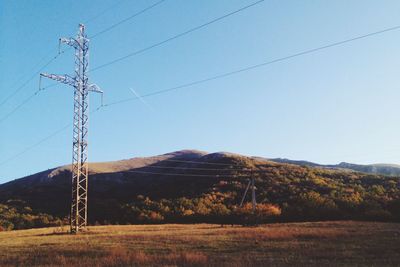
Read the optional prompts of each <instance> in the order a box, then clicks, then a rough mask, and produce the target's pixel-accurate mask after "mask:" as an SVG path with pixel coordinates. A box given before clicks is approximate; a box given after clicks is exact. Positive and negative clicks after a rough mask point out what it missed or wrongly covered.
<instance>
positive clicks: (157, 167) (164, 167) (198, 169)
mask: <svg viewBox="0 0 400 267" xmlns="http://www.w3.org/2000/svg"><path fill="white" fill-rule="evenodd" d="M164 161H169V160H162V161H161V162H164ZM197 163H198V164H200V163H201V162H197ZM208 164H212V163H208ZM230 166H233V164H231V165H230ZM139 168H143V169H145V168H155V169H177V170H193V171H247V170H246V169H245V168H243V169H229V168H228V169H211V168H197V167H172V166H153V165H147V166H143V167H138V169H139Z"/></svg>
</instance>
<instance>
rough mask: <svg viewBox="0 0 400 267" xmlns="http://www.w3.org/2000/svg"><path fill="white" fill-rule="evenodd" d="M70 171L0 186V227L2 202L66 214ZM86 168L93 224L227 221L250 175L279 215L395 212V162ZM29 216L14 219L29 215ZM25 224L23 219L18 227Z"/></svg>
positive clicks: (204, 161) (172, 156)
mask: <svg viewBox="0 0 400 267" xmlns="http://www.w3.org/2000/svg"><path fill="white" fill-rule="evenodd" d="M70 169H71V166H70V165H66V166H62V167H58V168H54V169H51V170H47V171H43V172H40V173H37V174H33V175H30V176H27V177H24V178H21V179H16V180H14V181H10V182H8V183H5V184H2V185H0V204H1V203H2V205H5V206H3V207H2V206H1V205H0V224H1V222H2V220H3V222H4V220H5V219H4V218H2V213H1V210H2V209H3V210H8V212H9V214H15V213H16V211H13V210H12V209H10V207H8V205H11V208H12V207H13V206H12V205H14V206H15V205H17V206H18V207H17V208H15V210H17V212H22V213H24V214H25V213H27V214H28V215H29V213H30V211H31V209H33V211H34V212H36V214H38V213H45V214H50V215H52V216H57V217H60V218H65V217H66V216H68V213H69V208H70V198H71V172H70ZM360 171H361V172H360ZM89 173H90V178H89V221H90V222H91V223H95V222H101V223H124V222H125V223H143V222H187V221H196V222H215V221H216V220H217V219H215V218H219V219H218V220H222V219H221V218H225V219H224V220H228V219H229V217H226V216H228V214H230V213H232V212H233V211H234V210H235V207H236V206H238V204H239V203H240V201H241V198H242V196H243V192H244V190H245V188H246V185H247V183H248V179H249V178H250V177H255V178H256V186H257V192H256V195H257V201H258V202H259V203H270V204H272V205H276V206H277V207H280V208H281V209H282V216H281V217H282V220H324V219H346V218H351V219H364V218H369V219H379V220H388V219H390V220H391V218H394V217H393V216H394V215H392V214H400V212H397V210H395V211H392V210H393V209H394V208H393V207H397V206H396V205H397V204H396V203H397V202H396V203H395V201H397V199H399V196H400V179H399V178H398V177H395V176H384V175H381V174H378V173H383V174H390V175H398V174H400V167H398V166H395V165H384V164H377V165H355V164H348V163H340V164H337V165H320V164H316V163H312V162H307V161H293V160H288V159H265V158H260V157H247V156H243V155H239V154H234V153H229V152H218V153H207V152H203V151H197V150H182V151H176V152H173V153H168V154H164V155H159V156H153V157H137V158H132V159H127V160H121V161H113V162H103V163H100V162H98V163H90V164H89ZM245 200H246V201H248V198H246V199H245ZM392 202H393V203H392ZM15 203H17V204H15ZM18 203H19V204H18ZM399 205H400V203H399ZM399 207H400V206H399ZM267 210H268V209H267ZM221 214H222V215H221ZM28 215H23V216H19V217H18V218H17V219H14V221H12V223H13V224H16V223H18V224H21V221H24V220H27V218H33V217H32V216H31V217H30V216H28ZM7 216H8V215H7ZM37 216H39V217H40V216H41V215H37ZM213 216H214V217H213ZM218 216H219V217H218ZM221 216H222V217H221ZM42 217H43V216H42ZM42 217H40V218H42ZM227 218H228V219H227ZM37 220H39V219H37ZM47 220H48V219H43V220H42V224H39V225H43V224H44V223H45V222H46V221H47ZM228 221H229V220H228ZM26 225H28V226H26ZM29 225H30V224H28V223H25V221H24V224H22V226H18V227H20V228H21V227H29ZM0 227H1V225H0Z"/></svg>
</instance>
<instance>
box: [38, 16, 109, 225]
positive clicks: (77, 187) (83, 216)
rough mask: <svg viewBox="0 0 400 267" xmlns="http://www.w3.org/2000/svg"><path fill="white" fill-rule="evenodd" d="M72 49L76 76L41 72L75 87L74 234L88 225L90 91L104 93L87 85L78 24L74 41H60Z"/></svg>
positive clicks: (85, 50) (82, 35) (81, 27)
mask: <svg viewBox="0 0 400 267" xmlns="http://www.w3.org/2000/svg"><path fill="white" fill-rule="evenodd" d="M61 43H65V44H67V45H69V46H72V47H73V48H74V49H75V75H74V76H73V77H71V76H69V75H55V74H47V73H41V74H40V75H41V76H43V77H47V78H49V79H52V80H56V81H59V82H61V83H64V84H68V85H70V86H72V87H74V118H73V152H72V201H71V214H70V224H71V233H77V232H79V231H80V230H82V229H83V228H84V227H85V226H86V225H87V203H88V175H89V167H88V142H87V137H88V119H89V114H88V107H89V91H92V92H97V93H103V92H102V91H101V90H100V89H99V87H98V86H97V85H95V84H89V83H88V76H87V73H88V66H89V39H88V38H87V36H86V34H85V26H84V25H83V24H80V25H79V32H78V35H77V37H76V38H60V44H61Z"/></svg>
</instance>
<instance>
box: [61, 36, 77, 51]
mask: <svg viewBox="0 0 400 267" xmlns="http://www.w3.org/2000/svg"><path fill="white" fill-rule="evenodd" d="M62 43H64V44H67V45H69V46H72V47H73V48H78V47H79V42H77V41H76V40H75V39H74V38H65V37H62V38H60V43H59V44H60V45H61V44H62ZM60 45H59V46H60Z"/></svg>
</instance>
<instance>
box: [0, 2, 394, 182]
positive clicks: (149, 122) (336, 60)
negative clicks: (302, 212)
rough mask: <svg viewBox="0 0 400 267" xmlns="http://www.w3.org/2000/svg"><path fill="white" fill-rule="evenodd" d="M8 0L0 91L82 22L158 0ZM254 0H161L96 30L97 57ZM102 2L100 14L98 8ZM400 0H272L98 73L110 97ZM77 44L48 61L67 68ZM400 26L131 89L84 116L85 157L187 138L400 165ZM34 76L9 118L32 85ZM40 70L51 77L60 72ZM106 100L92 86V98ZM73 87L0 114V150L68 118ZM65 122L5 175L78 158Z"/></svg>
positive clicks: (298, 43) (161, 149) (299, 41)
mask: <svg viewBox="0 0 400 267" xmlns="http://www.w3.org/2000/svg"><path fill="white" fill-rule="evenodd" d="M156 1H157V0H154V1H150V0H135V1H133V0H131V1H129V0H125V1H122V2H121V3H120V4H119V5H117V6H115V7H114V8H112V9H110V10H108V11H107V12H104V13H103V11H104V10H105V9H106V8H107V7H110V6H112V5H113V3H114V1H111V0H107V1H106V0H104V1H89V0H81V1H64V0H60V1H50V0H42V1H33V0H30V1H28V0H18V1H12V0H2V1H1V2H0V26H1V31H0V70H1V72H0V88H1V90H0V100H1V101H2V100H3V99H5V98H6V97H7V96H8V95H9V94H11V93H12V92H13V91H14V90H15V89H16V88H18V86H20V85H21V84H23V83H24V81H25V80H27V79H28V78H29V76H31V75H32V74H33V73H34V72H35V71H37V69H38V67H40V65H43V64H44V62H45V61H46V60H48V59H49V58H51V57H52V56H55V55H56V53H57V49H58V48H57V46H58V38H59V37H64V36H65V37H69V36H74V35H75V34H76V31H77V27H78V24H79V23H80V22H86V21H88V20H89V21H88V22H87V24H86V27H87V33H88V35H89V36H90V35H93V34H95V33H97V32H99V31H101V30H103V29H105V28H107V27H108V26H110V25H112V24H114V23H116V22H118V21H120V20H122V19H124V18H126V17H129V16H130V15H132V14H134V13H136V12H138V11H139V10H141V9H143V8H145V7H146V6H149V5H150V4H151V3H155V2H156ZM254 1H255V0H217V1H216V0H190V1H188V0H167V1H165V2H164V3H162V4H160V5H159V6H157V7H155V8H153V9H151V10H150V11H148V12H146V13H144V14H142V15H140V16H138V17H136V18H134V19H132V20H130V21H129V22H126V23H124V24H122V25H120V26H118V27H116V28H114V29H113V30H111V31H109V32H107V33H104V34H102V35H100V36H98V37H96V38H94V39H92V40H91V44H90V66H91V67H92V68H94V67H96V66H99V65H101V64H104V63H107V62H109V61H110V60H113V59H115V58H118V57H120V56H124V55H126V54H128V53H130V52H133V51H136V50H139V49H141V48H144V47H147V46H149V45H152V44H154V43H157V42H159V41H162V40H164V39H166V38H169V37H171V36H173V35H175V34H178V33H180V32H183V31H185V30H188V29H190V28H192V27H195V26H197V25H200V24H202V23H205V22H207V21H210V20H212V19H214V18H216V17H219V16H221V15H224V14H226V13H229V12H231V11H234V10H236V9H238V8H240V7H242V6H245V5H247V4H249V3H252V2H254ZM98 14H101V15H100V16H98V17H96V16H97V15H98ZM399 14H400V2H399V1H397V0H391V1H390V0H381V1H376V0H335V1H323V0H319V1H315V0H313V1H311V0H303V1H298V0H291V1H289V0H279V1H278V0H266V1H265V2H263V3H262V4H259V5H257V6H255V7H252V8H249V9H247V10H245V11H243V12H240V13H238V14H235V15H233V16H231V17H229V18H226V19H224V20H221V21H219V22H217V23H214V24H212V25H210V26H208V27H205V28H203V29H201V30H199V31H196V32H193V33H191V34H189V35H186V36H184V37H182V38H179V39H176V40H174V41H171V42H169V43H167V44H165V45H162V46H160V47H157V48H154V49H151V50H149V51H147V52H145V53H143V54H140V55H138V56H135V57H131V58H129V59H127V60H124V61H121V62H119V63H116V64H113V65H110V66H108V67H106V68H103V69H100V70H98V71H94V72H93V73H90V79H91V81H92V82H94V83H96V84H98V85H99V86H100V87H101V88H102V89H103V90H104V91H105V102H106V103H107V102H112V101H117V100H119V99H123V98H129V97H133V96H134V95H133V93H132V92H131V91H130V90H129V88H134V89H135V90H136V91H137V92H138V93H139V94H146V93H150V92H153V91H157V90H161V89H166V88H169V87H173V86H177V85H181V84H185V83H188V82H192V81H196V80H199V79H204V78H207V77H210V76H214V75H218V74H221V73H224V72H228V71H233V70H236V69H239V68H242V67H246V66H248V65H253V64H258V63H261V62H264V61H268V60H272V59H275V58H279V57H284V56H287V55H291V54H294V53H297V52H301V51H303V50H307V49H311V48H314V47H318V46H321V45H325V44H329V43H332V42H336V41H341V40H344V39H348V38H352V37H354V36H358V35H362V34H366V33H369V32H374V31H379V30H381V29H384V28H389V27H393V26H397V25H400V17H399ZM73 60H74V59H73V51H72V50H69V51H67V52H66V53H64V54H63V55H61V56H60V57H59V58H58V59H57V60H55V61H54V62H53V63H52V64H50V65H49V66H47V67H46V68H45V70H44V71H45V72H49V73H60V74H64V73H70V74H72V73H73ZM399 73H400V30H398V31H392V32H388V33H384V34H381V35H376V36H373V37H370V38H367V39H363V40H359V41H355V42H352V43H349V44H346V45H343V46H340V47H334V48H330V49H326V50H323V51H319V52H316V53H313V54H309V55H305V56H302V57H297V58H293V59H291V60H288V61H284V62H280V63H277V64H273V65H270V66H266V67H263V68H259V69H256V70H252V71H249V72H245V73H241V74H238V75H235V76H231V77H226V78H224V79H219V80H215V81H211V82H208V83H203V84H200V85H196V86H193V87H190V88H185V89H181V90H176V91H173V92H170V93H166V94H161V95H157V96H154V97H149V98H146V101H147V105H146V104H144V103H142V102H140V101H131V102H127V103H125V104H121V105H115V106H112V107H109V108H106V109H104V110H102V111H101V112H97V113H95V114H93V116H91V118H90V129H89V130H90V133H89V134H90V152H89V156H90V161H110V160H119V159H125V158H130V157H135V156H150V155H155V154H161V153H166V152H170V151H175V150H180V149H199V150H205V151H210V152H215V151H231V152H237V153H242V154H246V155H258V156H264V157H286V158H291V159H305V160H310V161H315V162H320V163H337V162H340V161H348V162H354V163H377V162H389V163H400V138H399V137H400V119H399V115H400V104H399V103H400V83H399V78H400V75H399ZM38 80H39V76H37V78H35V79H33V80H32V81H31V82H29V84H28V85H27V86H26V87H24V88H23V89H22V90H21V91H20V92H19V93H18V94H17V95H15V96H14V97H13V98H11V99H10V101H8V102H7V103H6V104H4V105H2V106H0V114H1V116H0V117H3V116H4V115H6V114H7V113H8V112H10V111H11V110H13V108H14V107H16V106H17V105H19V104H20V103H21V102H22V101H23V100H24V99H26V98H27V97H29V96H30V95H31V94H32V93H34V92H35V91H36V90H37V89H38ZM52 83H53V82H52V81H49V80H44V81H43V86H46V85H49V84H52ZM99 104H100V102H99V97H98V96H97V95H91V106H92V108H95V107H96V106H98V105H99ZM72 105H73V101H72V88H70V87H68V86H65V85H61V84H60V85H58V86H56V87H52V88H49V89H48V90H46V91H44V92H42V93H40V94H39V95H38V96H36V97H35V98H33V99H32V100H31V101H30V102H28V103H27V104H26V105H24V106H23V107H22V108H21V109H19V110H18V111H17V112H15V113H14V114H13V115H12V116H11V117H9V118H8V119H7V120H5V121H3V122H1V123H0V127H1V131H0V162H3V161H5V160H7V159H8V158H10V157H12V156H14V155H16V154H18V153H19V152H21V151H24V149H26V148H27V147H29V146H31V145H32V144H35V143H37V142H38V141H40V140H41V139H42V138H44V137H46V136H48V135H50V134H52V133H54V132H55V131H57V130H58V129H60V128H62V127H63V126H64V125H66V124H67V123H69V122H72ZM71 139H72V129H71V127H70V128H68V129H66V130H64V131H62V132H61V133H60V134H58V135H55V136H54V137H53V138H51V139H49V140H47V141H46V142H44V143H43V144H42V145H40V146H36V147H35V148H33V149H32V150H30V151H28V152H27V153H24V154H22V155H20V156H19V157H17V158H14V159H13V160H10V161H8V162H6V163H4V164H2V165H1V166H0V183H1V182H6V181H9V180H11V179H14V178H18V177H22V176H25V175H28V174H32V173H35V172H38V171H42V170H45V169H48V168H52V167H56V166H59V165H64V164H69V163H70V162H71V150H72V148H71V142H72V140H71Z"/></svg>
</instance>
